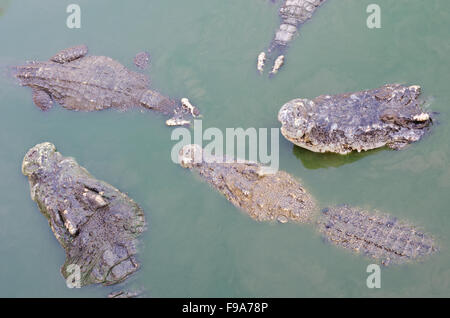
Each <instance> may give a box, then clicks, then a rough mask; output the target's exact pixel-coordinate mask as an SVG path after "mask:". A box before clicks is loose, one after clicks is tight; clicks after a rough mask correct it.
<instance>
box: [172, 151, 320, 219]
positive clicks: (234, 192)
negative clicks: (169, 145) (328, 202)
mask: <svg viewBox="0 0 450 318" xmlns="http://www.w3.org/2000/svg"><path fill="white" fill-rule="evenodd" d="M179 163H180V165H181V166H182V167H184V168H188V169H191V170H193V171H195V172H197V173H198V174H199V175H200V176H201V177H202V179H204V180H206V181H207V182H208V183H209V184H210V185H212V186H213V187H214V188H215V189H217V190H218V191H219V192H221V193H222V194H223V195H224V196H225V197H226V198H227V199H228V200H229V201H230V202H231V203H232V204H233V205H235V206H236V207H238V208H240V209H242V210H243V211H244V212H246V213H247V214H248V215H249V216H250V217H251V218H253V219H255V220H257V221H265V222H267V221H269V222H270V221H278V222H280V223H287V222H292V223H308V222H310V221H311V220H312V216H313V212H314V211H315V210H316V209H315V200H314V199H313V197H312V196H311V195H310V194H309V193H308V192H307V191H306V190H305V188H304V187H303V186H302V185H301V184H300V182H299V181H298V180H296V179H295V178H293V177H292V176H290V175H289V174H288V173H286V172H284V171H274V170H271V169H269V168H268V167H265V166H263V165H260V164H258V163H255V162H250V161H244V160H242V162H232V161H230V160H228V159H227V158H226V157H220V156H211V155H207V154H205V153H204V151H203V149H202V148H201V147H200V146H199V145H187V146H184V147H183V148H182V149H181V150H180V153H179Z"/></svg>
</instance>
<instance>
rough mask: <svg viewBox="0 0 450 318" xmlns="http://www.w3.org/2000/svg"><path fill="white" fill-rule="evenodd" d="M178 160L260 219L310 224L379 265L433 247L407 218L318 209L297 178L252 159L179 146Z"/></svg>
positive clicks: (409, 258) (350, 209)
mask: <svg viewBox="0 0 450 318" xmlns="http://www.w3.org/2000/svg"><path fill="white" fill-rule="evenodd" d="M178 163H179V164H180V165H181V166H182V167H183V168H187V169H190V170H192V171H193V172H194V173H196V174H197V175H199V176H200V178H201V179H202V180H204V181H206V182H207V183H208V184H210V185H211V186H212V187H213V188H214V189H216V190H217V191H218V192H220V193H221V194H223V195H224V196H225V198H226V199H227V200H228V201H230V202H231V203H232V204H233V205H234V206H236V207H237V208H238V209H240V210H242V211H244V212H245V213H247V214H248V215H249V216H250V217H251V218H252V219H254V220H255V221H260V222H272V223H273V222H278V223H283V224H284V223H293V224H310V225H312V226H313V227H315V228H316V230H317V231H318V232H319V233H321V235H322V236H323V237H324V238H325V239H326V240H327V241H329V242H331V243H333V244H334V245H336V246H341V247H344V248H347V249H350V250H353V251H356V252H359V253H360V254H363V255H366V256H370V257H371V258H372V259H375V260H377V261H379V262H380V263H381V264H382V265H386V266H387V265H390V264H402V263H406V262H408V261H412V260H420V259H423V258H425V256H427V255H430V254H432V253H434V252H436V251H437V250H438V248H437V246H436V244H435V242H434V240H433V238H432V237H431V236H429V235H427V234H425V233H423V232H421V231H420V230H418V229H417V228H416V227H415V226H413V225H411V224H410V223H408V222H405V221H401V220H397V218H395V217H393V216H390V215H388V214H383V213H380V212H378V211H366V210H364V209H362V208H359V207H352V206H349V205H345V204H344V205H339V206H333V207H326V208H323V209H322V212H321V213H320V212H319V211H320V209H319V208H318V205H317V203H316V200H315V199H314V198H313V196H312V195H311V194H309V193H308V192H307V191H306V189H305V188H304V187H303V186H302V185H301V183H300V180H299V179H297V178H294V177H293V176H291V175H290V174H288V173H287V172H284V171H274V170H271V169H269V168H268V167H266V166H264V165H261V164H259V163H256V162H251V161H246V160H239V161H238V160H231V159H230V158H227V157H226V156H215V155H210V154H207V153H205V151H204V150H203V149H202V148H201V147H200V146H199V145H195V144H193V145H186V146H184V147H183V148H182V149H181V150H180V151H179V156H178Z"/></svg>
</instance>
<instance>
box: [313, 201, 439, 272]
mask: <svg viewBox="0 0 450 318" xmlns="http://www.w3.org/2000/svg"><path fill="white" fill-rule="evenodd" d="M318 226H319V231H320V232H321V233H322V234H323V235H324V236H325V238H326V239H327V240H328V241H329V242H331V243H332V244H334V245H337V246H340V247H344V248H346V249H349V250H352V251H354V252H356V253H362V254H364V255H366V256H369V257H371V258H374V259H376V260H380V261H381V263H382V264H384V265H389V264H402V263H407V262H410V261H413V260H420V259H423V258H424V257H426V256H428V255H430V254H432V253H434V252H436V251H437V250H438V248H437V247H436V244H435V242H434V240H433V239H432V238H431V237H430V236H428V235H427V234H424V233H422V232H421V231H420V230H418V229H417V228H416V227H414V226H412V225H410V224H409V223H407V222H404V221H400V220H397V218H395V217H393V216H390V215H388V214H383V213H379V212H367V211H365V210H363V209H360V208H353V207H350V206H347V205H341V206H337V207H332V208H325V209H323V210H322V213H321V217H320V218H319V222H318Z"/></svg>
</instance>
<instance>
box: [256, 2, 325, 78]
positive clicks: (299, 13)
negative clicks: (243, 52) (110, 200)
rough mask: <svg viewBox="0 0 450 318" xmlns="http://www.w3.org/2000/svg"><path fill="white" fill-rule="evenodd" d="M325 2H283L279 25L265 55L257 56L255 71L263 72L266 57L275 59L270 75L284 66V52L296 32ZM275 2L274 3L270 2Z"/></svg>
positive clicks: (263, 53)
mask: <svg viewBox="0 0 450 318" xmlns="http://www.w3.org/2000/svg"><path fill="white" fill-rule="evenodd" d="M325 1H326V0H283V2H284V3H283V5H282V6H281V8H280V11H279V13H280V17H281V20H282V22H281V24H280V27H279V28H278V30H277V32H276V33H275V36H274V38H273V40H272V43H271V44H270V46H269V48H268V50H267V54H266V53H265V52H261V53H260V54H259V56H258V63H257V69H258V71H259V72H260V73H262V72H263V71H264V64H265V61H266V58H267V56H270V57H271V58H275V57H276V59H275V62H274V65H273V67H272V71H271V72H270V73H271V74H276V73H277V72H278V71H279V69H280V68H281V67H282V66H283V64H284V59H285V52H286V49H287V47H288V45H289V42H291V41H292V39H293V38H294V36H295V35H296V34H297V32H298V28H299V27H300V25H302V24H303V23H305V22H306V21H308V20H309V19H311V17H312V15H313V14H314V12H315V11H316V9H317V8H318V7H319V6H320V5H321V4H323V3H324V2H325ZM272 2H275V1H272Z"/></svg>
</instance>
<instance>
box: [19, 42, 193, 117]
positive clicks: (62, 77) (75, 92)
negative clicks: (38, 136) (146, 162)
mask: <svg viewBox="0 0 450 318" xmlns="http://www.w3.org/2000/svg"><path fill="white" fill-rule="evenodd" d="M87 53H88V48H87V46H86V45H79V46H74V47H71V48H68V49H64V50H62V51H60V52H58V53H57V54H56V55H54V56H53V57H52V58H50V60H49V61H44V62H39V61H32V62H29V63H28V64H26V65H21V66H16V67H14V68H13V72H14V75H15V76H16V77H17V78H18V79H19V82H20V84H21V85H22V86H28V87H31V88H32V93H33V101H34V103H35V104H36V106H38V107H39V108H41V109H42V110H44V111H45V110H49V109H50V108H51V107H52V104H53V101H56V102H58V103H59V104H60V105H62V106H63V107H64V108H66V109H69V110H79V111H97V110H103V109H108V108H115V109H121V110H127V109H130V108H136V107H144V108H146V109H151V110H154V111H157V112H160V113H162V114H164V115H167V116H171V117H173V118H171V119H169V120H170V123H172V125H173V124H177V125H178V124H179V125H185V124H189V123H190V120H191V119H192V118H193V117H197V116H199V115H200V112H199V110H198V109H197V108H194V109H187V108H185V107H184V106H183V104H182V103H181V101H176V100H173V99H171V98H168V97H166V96H164V95H162V94H160V93H159V92H157V91H155V90H151V89H149V80H148V78H147V77H146V76H145V75H143V74H139V73H136V72H133V71H130V70H128V69H127V68H126V67H124V66H123V65H122V64H120V63H119V62H117V61H115V60H113V59H112V58H110V57H106V56H87ZM143 54H144V55H145V53H143ZM143 59H144V60H145V56H143V55H139V56H138V57H137V59H136V63H137V64H138V65H140V66H144V64H145V61H143ZM143 63H144V64H143Z"/></svg>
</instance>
